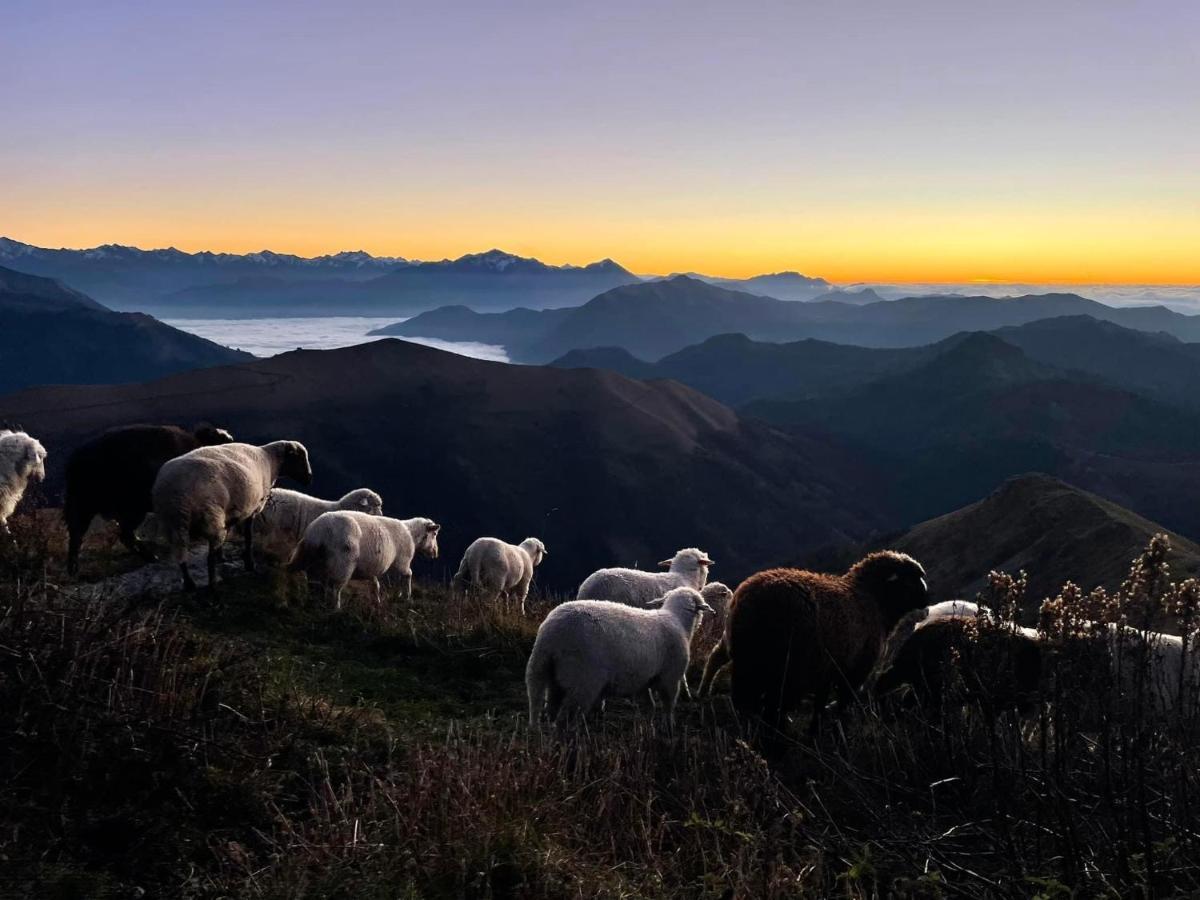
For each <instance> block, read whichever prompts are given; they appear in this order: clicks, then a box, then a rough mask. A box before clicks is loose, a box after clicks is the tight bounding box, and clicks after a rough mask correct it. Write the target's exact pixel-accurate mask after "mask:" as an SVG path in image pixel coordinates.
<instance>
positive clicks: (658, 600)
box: [646, 597, 666, 609]
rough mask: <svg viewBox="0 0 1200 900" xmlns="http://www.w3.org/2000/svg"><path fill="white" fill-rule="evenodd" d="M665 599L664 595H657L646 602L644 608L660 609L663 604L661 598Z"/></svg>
mask: <svg viewBox="0 0 1200 900" xmlns="http://www.w3.org/2000/svg"><path fill="white" fill-rule="evenodd" d="M665 599H666V598H665V597H657V598H655V599H654V600H651V601H650V602H649V603H647V604H646V609H661V608H662V605H663V600H665Z"/></svg>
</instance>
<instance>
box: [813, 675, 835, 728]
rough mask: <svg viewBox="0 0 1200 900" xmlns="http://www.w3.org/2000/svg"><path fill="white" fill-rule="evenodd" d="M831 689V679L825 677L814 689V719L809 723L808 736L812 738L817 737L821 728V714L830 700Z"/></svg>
mask: <svg viewBox="0 0 1200 900" xmlns="http://www.w3.org/2000/svg"><path fill="white" fill-rule="evenodd" d="M829 689H830V684H829V681H828V679H825V680H822V681H821V683H820V684H819V685H817V689H816V690H815V691H813V712H812V721H810V722H809V723H808V736H809V737H810V738H815V737H816V736H817V734H818V733H819V732H820V730H821V715H822V714H823V713H824V712H825V704H826V703H828V702H829Z"/></svg>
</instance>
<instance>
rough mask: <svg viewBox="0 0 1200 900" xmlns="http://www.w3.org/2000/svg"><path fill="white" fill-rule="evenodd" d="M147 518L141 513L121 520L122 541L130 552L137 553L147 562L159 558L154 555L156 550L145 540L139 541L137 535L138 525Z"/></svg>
mask: <svg viewBox="0 0 1200 900" xmlns="http://www.w3.org/2000/svg"><path fill="white" fill-rule="evenodd" d="M145 518H146V517H145V516H144V515H139V516H137V517H135V518H126V519H121V520H119V524H120V526H121V543H122V544H124V545H125V547H126V549H128V550H129V552H130V553H136V554H137V555H138V556H140V557H141V558H142V559H144V560H146V561H147V562H154V561H155V560H156V559H158V557H157V556H155V555H154V551H153V550H151V549H150V547H149V546H148V545H147V544H146V542H145V541H139V540H138V537H137V530H138V526H139V525H141V524H142V520H143V519H145Z"/></svg>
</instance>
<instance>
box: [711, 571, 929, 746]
mask: <svg viewBox="0 0 1200 900" xmlns="http://www.w3.org/2000/svg"><path fill="white" fill-rule="evenodd" d="M928 596H929V588H928V585H926V583H925V570H924V568H922V566H921V564H920V563H918V562H917V561H916V560H915V559H913V558H912V557H911V556H907V555H906V554H903V553H896V552H894V551H890V550H885V551H880V552H877V553H872V554H870V555H868V556H866V557H864V558H863V559H861V560H859V561H858V562H857V563H855V564H854V565H853V566H852V567H851V568H850V570H849V571H848V572H846V573H845V574H844V575H824V574H819V573H816V572H808V571H804V570H802V569H768V570H766V571H764V572H759V573H757V574H756V575H753V576H751V577H750V578H749V579H747V580H746V581H744V582H742V584H741V585H740V586H739V587H738V589H737V592H736V593H735V594H734V595H733V603H732V605H731V607H730V611H729V618H728V621H727V623H726V626H725V634H724V636H723V637H722V639H721V642H720V643H719V644H718V645H717V646H716V647H715V648H713V651H712V653H711V655H710V656H709V658H708V660H707V662H706V664H705V666H704V675H703V678H702V679H701V683H700V692H701V694H702V695H703V694H705V693H708V692H709V691H710V690H711V688H712V682H713V679H714V678H715V677H716V675H717V673H718V672H719V671H720V670H721V669H722V668H723V667H724V666H725V665H726V664H727V663H730V662H732V664H733V703H734V707H735V708H736V709H737V710H738V712H739V713H740V714H742V715H758V714H761V715H762V716H763V717H764V718H765V719H766V721H767V722H769V723H771V724H775V725H778V724H779V722H780V721H781V717H782V716H784V715H786V714H787V713H788V712H790V711H791V710H792V709H794V708H795V707H796V706H797V705H798V703H799V701H800V699H801V698H802V697H804V696H811V697H812V698H813V717H812V722H811V726H810V732H812V733H815V732H816V730H817V728H818V726H819V724H820V717H821V713H822V711H823V710H824V707H825V702H826V700H827V699H828V697H829V693H830V691H831V690H833V689H834V688H837V690H838V694H839V700H840V705H844V704H845V703H846V702H847V701H848V700H849V699H850V698H851V697H852V696H853V695H854V693H855V692H856V691H857V690H858V688H859V687H860V686H861V685H862V683H863V682H864V680H865V679H866V677H867V675H868V674H870V672H871V669H872V668H873V667H874V666H875V663H876V662H877V661H878V659H879V655H880V651H881V650H882V648H883V644H884V641H885V639H886V638H887V635H888V634H889V632H890V631H891V630H892V629H893V628H894V627H895V625H896V623H897V622H898V621H899V620H900V619H901V617H903V616H904V614H905V613H907V612H909V611H910V610H914V609H919V608H920V607H922V606H925V605H926V604H927V603H928Z"/></svg>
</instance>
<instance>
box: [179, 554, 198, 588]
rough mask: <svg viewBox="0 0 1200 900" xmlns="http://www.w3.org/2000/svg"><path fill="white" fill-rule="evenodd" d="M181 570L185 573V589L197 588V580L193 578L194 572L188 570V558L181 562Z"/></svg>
mask: <svg viewBox="0 0 1200 900" xmlns="http://www.w3.org/2000/svg"><path fill="white" fill-rule="evenodd" d="M179 571H180V572H182V573H183V589H184V590H185V591H194V590H195V589H196V582H195V580H194V579H193V578H192V573H191V572H190V571H189V570H188V564H187V560H186V559H185V560H184V561H183V562H181V563H180V564H179Z"/></svg>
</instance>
